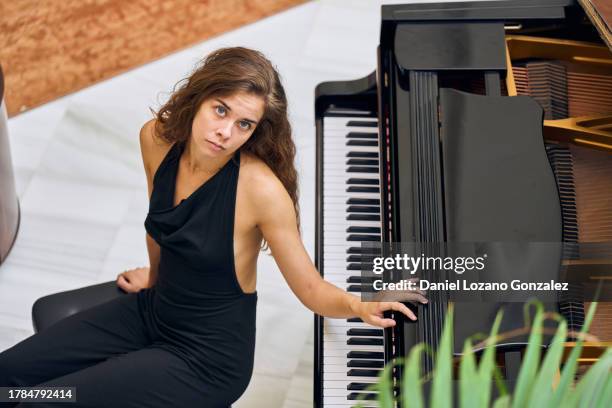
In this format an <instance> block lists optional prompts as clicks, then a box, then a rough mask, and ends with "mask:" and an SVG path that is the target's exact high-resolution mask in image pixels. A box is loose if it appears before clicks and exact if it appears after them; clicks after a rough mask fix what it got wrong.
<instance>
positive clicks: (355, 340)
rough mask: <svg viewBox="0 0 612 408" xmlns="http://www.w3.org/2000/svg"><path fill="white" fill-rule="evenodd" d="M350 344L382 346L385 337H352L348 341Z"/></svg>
mask: <svg viewBox="0 0 612 408" xmlns="http://www.w3.org/2000/svg"><path fill="white" fill-rule="evenodd" d="M346 344H348V345H349V346H351V345H352V346H382V345H383V339H378V338H370V337H351V338H350V339H348V340H347V341H346Z"/></svg>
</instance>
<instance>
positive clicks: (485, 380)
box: [478, 310, 503, 407]
mask: <svg viewBox="0 0 612 408" xmlns="http://www.w3.org/2000/svg"><path fill="white" fill-rule="evenodd" d="M502 316H503V312H502V311H501V310H500V311H499V312H497V316H495V321H494V322H493V327H492V328H491V333H490V335H489V338H488V339H487V341H486V349H485V351H484V354H483V356H482V359H481V361H480V367H479V368H478V389H479V390H480V391H479V392H480V394H479V395H480V402H479V404H478V406H481V407H488V406H489V404H490V401H491V385H492V382H493V371H494V370H495V351H496V350H495V345H496V344H497V332H498V331H499V326H500V325H501V321H502Z"/></svg>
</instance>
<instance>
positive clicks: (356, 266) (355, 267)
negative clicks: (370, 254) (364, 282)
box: [346, 262, 374, 271]
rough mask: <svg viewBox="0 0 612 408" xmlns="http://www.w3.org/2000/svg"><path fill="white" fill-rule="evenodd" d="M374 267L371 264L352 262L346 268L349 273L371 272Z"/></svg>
mask: <svg viewBox="0 0 612 408" xmlns="http://www.w3.org/2000/svg"><path fill="white" fill-rule="evenodd" d="M373 267H374V265H373V264H371V263H369V262H350V263H349V264H348V265H347V266H346V270H347V271H362V270H365V271H371V270H372V269H373Z"/></svg>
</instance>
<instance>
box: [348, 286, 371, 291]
mask: <svg viewBox="0 0 612 408" xmlns="http://www.w3.org/2000/svg"><path fill="white" fill-rule="evenodd" d="M346 291H347V292H351V293H369V292H374V288H373V287H372V285H348V287H347V288H346Z"/></svg>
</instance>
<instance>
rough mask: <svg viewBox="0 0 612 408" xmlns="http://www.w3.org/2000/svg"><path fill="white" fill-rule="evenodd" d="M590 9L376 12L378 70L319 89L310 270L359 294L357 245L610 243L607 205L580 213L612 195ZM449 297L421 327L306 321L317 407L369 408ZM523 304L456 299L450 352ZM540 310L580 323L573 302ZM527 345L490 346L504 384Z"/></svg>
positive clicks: (600, 41)
mask: <svg viewBox="0 0 612 408" xmlns="http://www.w3.org/2000/svg"><path fill="white" fill-rule="evenodd" d="M584 3H585V6H584V9H583V7H582V6H581V5H579V4H578V3H576V2H573V1H569V0H552V1H542V0H533V1H531V0H524V1H521V0H518V1H501V2H500V1H496V2H466V3H439V4H431V3H428V4H409V5H389V6H383V7H382V23H381V32H380V45H379V48H378V61H377V69H376V70H375V71H374V72H373V73H372V74H370V75H368V76H367V77H365V78H361V79H357V80H352V81H345V82H325V83H321V84H320V85H319V86H318V87H317V89H316V100H315V114H316V129H317V156H316V160H317V191H316V192H317V194H316V195H317V201H316V248H315V254H316V255H315V257H316V258H315V261H316V265H317V268H318V269H319V271H320V272H321V274H322V275H323V277H324V278H325V279H326V280H328V281H330V282H332V283H334V284H336V285H337V286H339V287H341V288H344V289H346V290H347V291H348V292H351V293H354V294H355V295H360V294H361V292H362V291H363V290H366V289H365V288H366V286H367V285H366V282H364V281H363V276H362V275H361V274H360V271H362V269H363V267H364V265H363V263H364V262H365V260H367V256H366V255H367V254H365V253H364V250H363V248H362V243H363V242H383V243H392V242H418V243H437V242H485V241H486V242H489V241H499V242H560V241H564V242H578V241H579V240H581V239H582V240H584V238H585V237H586V239H587V240H591V241H597V240H599V241H610V240H611V239H610V237H611V236H612V218H609V217H608V215H607V214H609V212H610V210H606V209H605V208H604V206H603V205H602V206H601V208H600V212H599V213H598V214H597V215H595V216H593V215H592V211H588V210H589V208H588V204H589V203H590V202H596V201H597V202H599V201H603V202H608V203H610V200H611V199H612V197H611V196H610V191H611V190H612V188H611V187H612V178H610V179H607V178H606V177H604V176H602V175H606V174H607V175H612V126H611V124H612V121H611V119H610V118H611V114H612V109H610V107H609V106H608V105H609V104H610V103H612V92H610V91H612V88H610V86H611V84H610V80H611V79H612V54H611V53H610V49H609V48H608V46H609V45H610V43H609V40H610V35H609V31H606V30H609V28H606V27H607V26H606V25H605V18H604V17H605V16H601V15H598V14H597V13H596V12H594V10H593V7H591V5H590V2H588V1H585V2H584ZM586 3H588V4H586ZM585 10H586V11H587V12H586V13H585ZM602 21H603V22H604V23H603V24H602ZM598 30H599V31H598ZM606 41H607V44H608V46H607V45H606ZM584 78H587V79H586V80H585V79H584ZM589 81H590V82H591V83H597V84H598V85H597V87H598V88H599V92H598V91H597V90H592V91H589ZM574 173H575V174H574ZM597 175H599V176H597ZM577 193H580V194H577ZM581 194H582V195H581ZM581 197H582V198H581ZM581 211H582V212H581ZM608 218H609V219H608ZM574 255H575V254H571V253H567V252H564V253H563V254H560V257H559V259H556V260H555V259H551V262H552V263H553V264H554V263H555V262H566V263H568V262H569V263H571V261H572V257H573V256H574ZM561 258H563V259H561ZM516 266H517V267H519V268H520V260H519V263H518V264H517V265H516ZM447 303H448V302H447V301H446V300H445V299H444V297H443V296H440V297H439V298H437V299H436V301H435V302H430V304H428V305H419V306H418V307H417V306H414V305H410V307H412V308H413V310H415V311H416V313H417V315H418V320H417V321H416V322H411V321H407V320H406V319H404V318H403V316H402V315H399V314H391V315H390V316H391V317H393V318H395V319H396V320H397V322H398V324H397V325H396V326H395V327H394V328H393V329H386V330H382V329H380V328H376V327H372V326H369V325H368V324H366V323H364V322H362V321H360V320H359V319H348V320H342V319H327V318H323V317H321V316H315V355H314V361H315V372H314V405H315V406H316V407H326V408H327V407H350V406H354V405H356V404H357V400H361V399H364V398H365V399H366V402H365V405H364V406H376V403H375V401H373V400H374V399H375V398H376V395H375V393H372V392H371V391H368V390H367V388H368V386H369V385H370V384H372V383H375V382H376V381H377V376H378V374H379V373H380V371H381V370H382V369H383V368H384V367H385V365H386V364H389V362H391V361H393V360H394V359H397V358H401V357H402V356H405V355H407V353H408V352H409V350H410V348H411V347H412V346H413V345H415V344H417V343H419V342H426V343H428V344H430V345H432V346H434V347H435V346H436V344H437V342H438V339H439V336H440V332H441V328H442V325H443V322H444V316H445V313H446V305H447ZM522 306H523V305H522V304H520V303H513V304H502V303H495V302H489V303H482V302H481V303H469V302H466V303H457V304H456V305H455V319H454V321H455V324H454V338H455V352H456V353H459V352H460V350H461V348H462V345H463V341H464V339H465V338H466V337H467V336H470V335H472V334H474V333H476V332H486V331H488V329H489V327H490V326H491V324H492V322H493V319H494V317H495V314H496V313H497V311H498V310H499V308H501V307H504V310H505V316H504V323H503V325H502V331H505V330H510V329H512V328H517V327H521V326H522V325H523V316H522ZM547 307H549V308H552V309H553V310H555V309H556V310H558V311H560V312H561V313H562V314H563V315H564V316H565V317H566V318H567V319H568V322H569V326H570V328H572V329H575V330H578V329H580V327H581V326H582V323H583V319H584V304H583V302H582V301H581V300H579V299H577V298H573V297H572V296H571V293H570V294H569V295H565V297H562V298H560V299H559V301H558V302H556V303H554V304H547ZM600 308H601V306H600ZM609 309H610V308H609V307H608V306H606V305H605V304H604V305H603V309H602V310H603V313H604V314H605V313H608V314H609V312H606V310H608V311H609ZM523 345H524V339H521V338H519V339H513V340H511V341H507V342H505V343H503V342H502V343H501V344H500V345H499V346H498V350H499V359H498V361H500V362H501V365H502V367H503V374H504V375H505V379H506V381H507V382H508V384H509V385H510V386H512V381H513V379H514V378H515V377H516V373H517V369H518V366H519V364H520V358H521V352H522V348H523ZM423 364H424V366H423V369H424V370H431V368H432V364H433V362H432V361H431V359H428V358H426V359H424V363H423ZM393 375H394V377H395V379H396V380H399V379H400V378H401V369H400V368H397V369H395V370H394V374H393ZM362 403H363V402H362Z"/></svg>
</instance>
